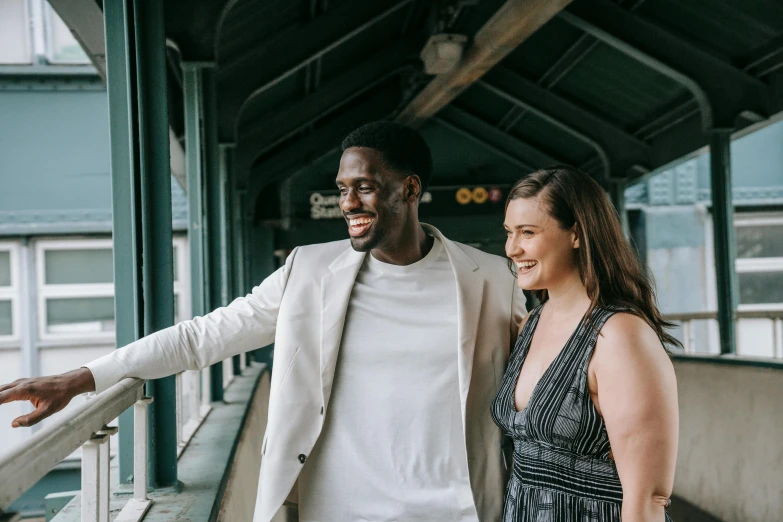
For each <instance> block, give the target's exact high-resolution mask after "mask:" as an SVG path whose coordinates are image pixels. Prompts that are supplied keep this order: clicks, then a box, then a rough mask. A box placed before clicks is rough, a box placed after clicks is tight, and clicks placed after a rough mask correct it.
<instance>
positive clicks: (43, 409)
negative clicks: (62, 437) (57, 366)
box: [0, 368, 95, 428]
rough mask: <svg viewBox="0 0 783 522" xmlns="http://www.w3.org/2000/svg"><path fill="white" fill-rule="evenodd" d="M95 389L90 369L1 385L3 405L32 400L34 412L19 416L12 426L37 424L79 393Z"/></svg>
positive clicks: (0, 402)
mask: <svg viewBox="0 0 783 522" xmlns="http://www.w3.org/2000/svg"><path fill="white" fill-rule="evenodd" d="M91 391H95V380H94V379H93V377H92V372H91V371H90V370H88V369H87V368H79V369H78V370H74V371H72V372H68V373H63V374H60V375H51V376H49V377H34V378H31V379H18V380H16V381H14V382H12V383H10V384H4V385H2V386H0V404H5V403H7V402H14V401H30V402H31V403H32V404H33V406H35V411H33V412H31V413H28V414H27V415H22V416H21V417H17V418H15V419H14V420H13V422H11V426H12V427H14V428H19V427H23V426H32V425H33V424H38V423H39V422H41V421H42V420H44V419H45V418H47V417H49V416H50V415H54V414H55V413H57V412H58V411H60V410H62V409H63V408H65V407H66V406H67V405H68V403H69V402H71V399H73V398H74V397H76V396H77V395H79V394H80V393H87V392H91Z"/></svg>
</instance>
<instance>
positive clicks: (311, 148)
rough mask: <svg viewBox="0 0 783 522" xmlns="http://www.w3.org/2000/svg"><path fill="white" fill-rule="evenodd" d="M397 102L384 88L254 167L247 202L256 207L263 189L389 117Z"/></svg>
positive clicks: (395, 90) (392, 89)
mask: <svg viewBox="0 0 783 522" xmlns="http://www.w3.org/2000/svg"><path fill="white" fill-rule="evenodd" d="M399 100H400V88H399V86H397V85H395V86H392V87H389V88H386V89H384V90H382V91H381V92H379V93H377V95H375V96H371V97H369V98H367V99H366V100H363V101H362V102H360V103H357V104H356V105H354V106H352V107H351V108H350V110H348V111H347V112H345V113H343V114H340V115H339V116H337V117H335V118H334V119H333V120H332V121H330V122H328V123H326V124H324V125H323V127H321V128H319V129H316V130H315V131H314V132H313V133H312V134H310V135H308V136H305V137H303V138H302V139H300V140H296V141H295V142H293V143H291V144H290V145H289V146H287V147H285V148H284V149H283V150H281V151H280V152H277V153H276V154H274V155H273V156H272V157H270V158H268V159H266V160H264V161H263V162H262V163H260V164H258V165H255V166H253V168H252V170H251V171H250V174H249V179H248V191H249V192H248V194H249V196H250V201H252V202H253V203H254V204H255V201H256V199H258V195H259V194H260V193H261V190H263V188H264V187H266V186H268V185H270V184H271V183H274V182H276V181H280V180H282V179H285V178H287V177H289V176H291V175H292V174H294V173H295V172H297V171H300V170H301V169H302V168H304V167H306V166H308V165H310V164H312V163H313V162H315V161H317V160H318V159H320V158H322V157H323V155H324V154H326V153H328V152H330V151H332V150H333V149H334V148H335V147H339V146H340V143H341V142H342V140H343V138H345V136H347V135H348V134H349V133H350V132H351V131H353V130H355V129H356V128H357V127H359V126H360V125H362V124H364V123H368V122H371V121H375V120H379V119H383V118H385V117H388V116H389V114H391V113H392V112H394V110H395V109H396V108H397V106H398V104H399Z"/></svg>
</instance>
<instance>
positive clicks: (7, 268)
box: [0, 252, 11, 286]
mask: <svg viewBox="0 0 783 522" xmlns="http://www.w3.org/2000/svg"><path fill="white" fill-rule="evenodd" d="M0 286H11V253H10V252H0Z"/></svg>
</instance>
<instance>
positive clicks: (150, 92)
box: [104, 0, 177, 487]
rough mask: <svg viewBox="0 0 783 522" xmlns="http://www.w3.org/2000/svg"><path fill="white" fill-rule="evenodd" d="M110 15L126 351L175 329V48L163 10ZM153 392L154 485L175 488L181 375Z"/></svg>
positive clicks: (123, 450) (125, 470)
mask: <svg viewBox="0 0 783 522" xmlns="http://www.w3.org/2000/svg"><path fill="white" fill-rule="evenodd" d="M104 7H105V9H106V10H105V12H104V19H105V31H106V42H107V52H106V55H107V77H108V82H109V106H110V115H109V116H110V128H111V133H112V136H111V146H112V191H113V205H115V206H116V207H115V209H114V212H115V214H114V216H113V232H114V233H113V240H114V248H115V249H114V256H115V261H114V264H115V272H116V276H115V284H116V285H117V286H116V287H115V301H116V303H117V304H116V305H115V308H116V311H115V313H116V316H115V317H116V319H117V344H118V346H123V345H125V344H127V343H128V342H130V341H132V340H135V338H138V337H139V336H140V335H141V334H143V335H148V334H151V333H153V332H155V331H158V330H160V329H162V328H166V327H169V326H171V325H172V324H174V290H173V285H174V274H173V254H172V233H171V174H170V172H169V135H168V105H167V98H166V96H167V95H166V63H165V45H166V42H165V31H164V25H163V6H162V4H159V3H155V2H142V1H135V0H121V1H118V2H107V5H106V6H104ZM115 132H116V135H115ZM129 260H130V263H129ZM129 264H130V265H133V266H132V267H129V266H128V265H129ZM126 314H127V316H126ZM131 337H133V338H131ZM147 393H148V395H151V396H153V397H154V398H155V402H154V403H153V404H152V407H151V408H150V409H149V412H150V413H149V414H150V419H149V446H148V452H149V453H148V455H149V460H148V468H149V473H148V474H149V485H150V486H152V487H167V486H173V485H175V484H176V483H177V437H176V380H175V377H174V376H171V377H166V378H163V379H158V380H155V381H150V382H148V383H147ZM126 415H127V414H126ZM126 418H127V416H126ZM120 422H121V431H122V430H125V432H126V436H125V438H124V440H122V439H121V442H120V479H121V481H122V482H128V478H129V476H131V475H132V471H131V470H132V457H131V456H130V455H132V442H129V440H128V435H130V436H131V437H132V433H133V430H132V429H131V428H132V422H131V423H128V422H127V421H125V420H123V419H121V420H120ZM129 449H130V450H131V451H130V452H129V451H128V450H129Z"/></svg>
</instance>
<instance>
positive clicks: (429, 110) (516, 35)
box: [397, 0, 571, 126]
mask: <svg viewBox="0 0 783 522" xmlns="http://www.w3.org/2000/svg"><path fill="white" fill-rule="evenodd" d="M570 2H571V0H507V1H506V3H504V4H503V5H502V6H501V7H500V9H498V11H497V12H496V13H495V14H494V15H493V16H492V18H490V19H489V20H488V21H487V23H486V24H484V26H483V27H481V29H479V30H478V32H477V33H476V35H475V36H474V37H473V43H472V44H471V45H470V46H469V47H468V48H467V49H466V50H465V55H464V57H463V58H462V62H461V63H460V65H459V66H458V67H457V68H456V69H455V70H454V71H452V72H450V73H447V74H442V75H439V76H437V77H436V78H435V79H434V80H432V81H431V82H430V83H429V84H427V86H425V87H424V89H423V90H422V91H421V92H419V93H418V94H417V95H416V96H415V97H414V98H413V100H411V102H410V103H409V104H408V105H407V106H406V107H405V108H404V109H403V110H402V112H401V113H400V114H399V116H398V117H397V121H399V122H401V123H405V124H408V125H413V126H418V125H421V123H423V122H424V121H426V120H427V118H430V117H432V116H434V115H435V113H437V112H438V111H439V110H440V109H442V108H443V107H445V106H446V105H448V104H449V103H451V101H452V100H454V98H456V97H457V96H459V94H460V93H462V92H463V91H464V90H465V89H467V88H468V87H469V86H470V85H472V84H473V83H474V82H475V81H476V80H478V79H479V78H481V77H482V76H483V75H484V74H485V73H486V72H487V71H488V70H490V69H491V68H492V67H494V66H495V65H496V64H497V63H499V62H500V61H501V60H502V59H503V58H505V57H506V56H507V55H508V54H509V53H511V52H512V51H513V50H514V49H516V48H517V47H518V46H519V45H520V44H521V43H522V42H524V41H525V40H527V39H528V38H529V37H530V36H531V35H532V34H533V33H535V32H536V31H537V30H538V29H539V28H540V27H541V26H542V25H544V24H545V23H546V22H548V21H549V20H550V19H552V17H554V16H555V15H556V14H557V13H558V12H559V11H561V10H562V9H563V8H564V7H565V6H566V5H568V4H569V3H570Z"/></svg>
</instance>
